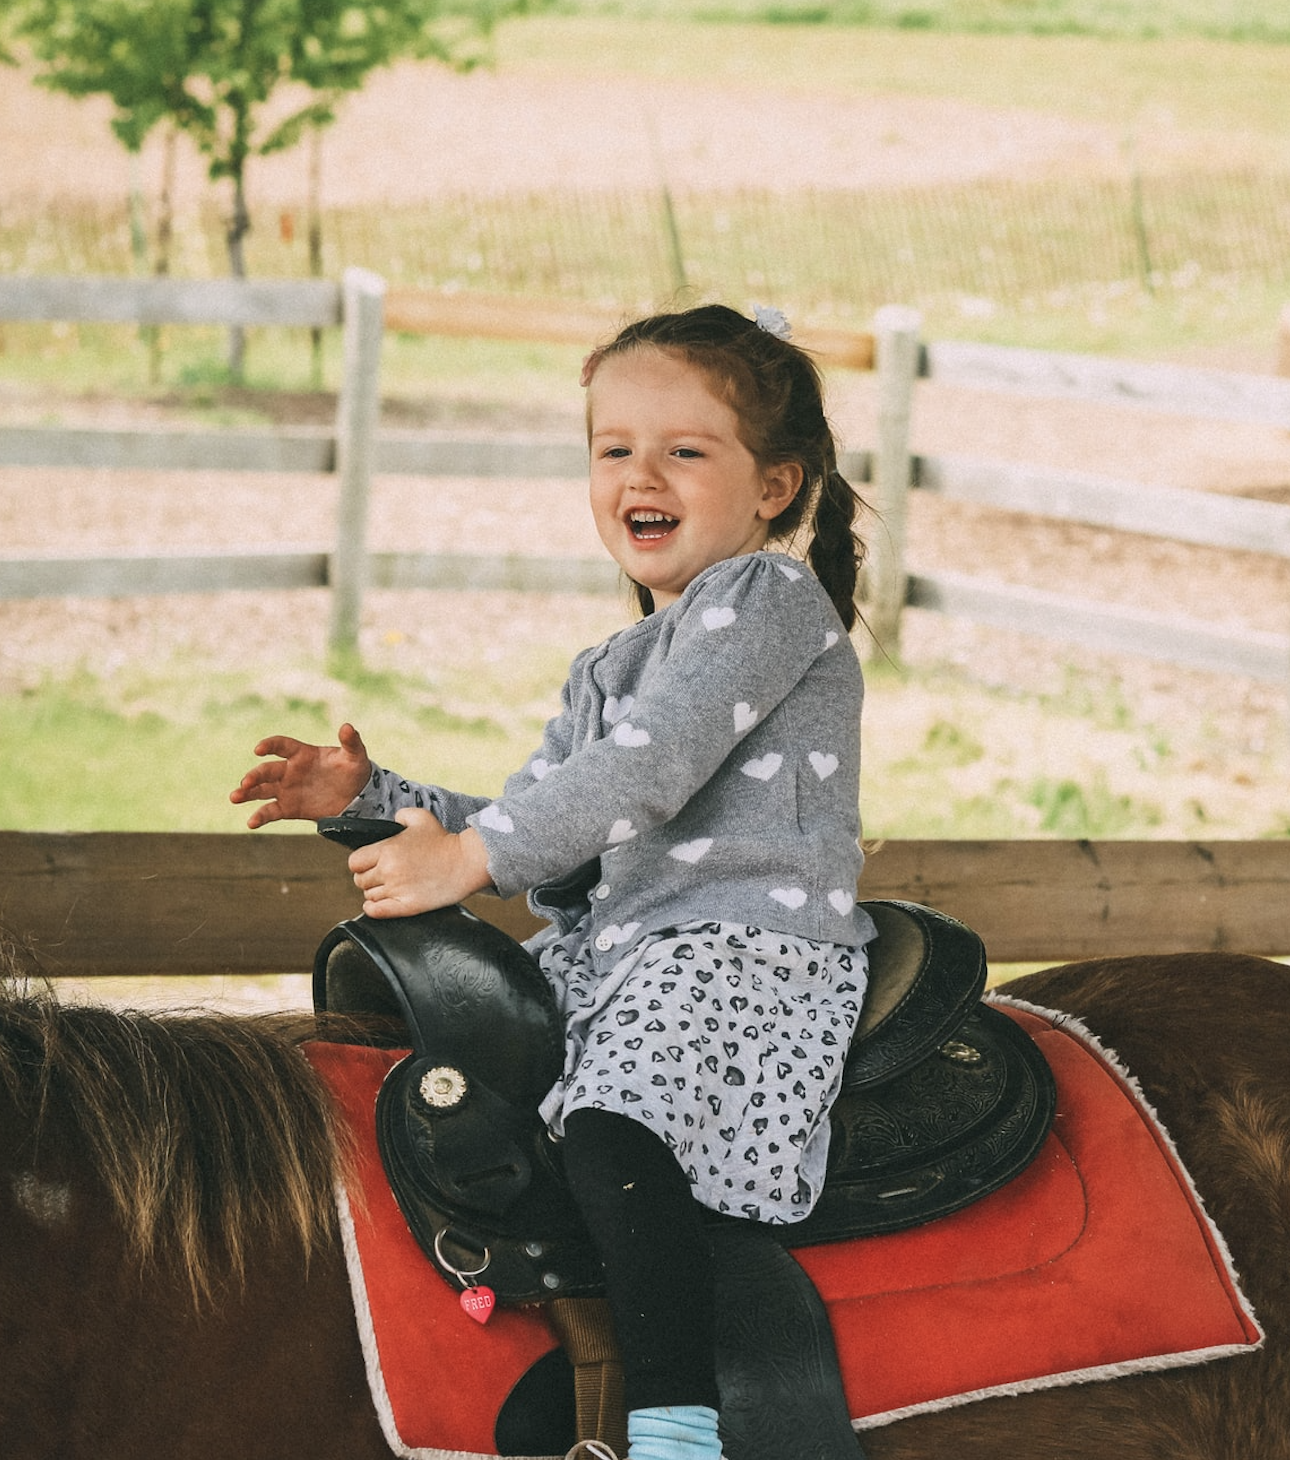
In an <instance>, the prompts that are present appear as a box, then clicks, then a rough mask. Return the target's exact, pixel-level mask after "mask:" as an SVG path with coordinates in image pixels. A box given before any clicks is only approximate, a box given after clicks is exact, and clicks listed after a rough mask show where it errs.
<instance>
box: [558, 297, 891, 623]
mask: <svg viewBox="0 0 1290 1460" xmlns="http://www.w3.org/2000/svg"><path fill="white" fill-rule="evenodd" d="M647 347H649V348H653V349H657V350H665V351H667V352H668V353H669V354H672V355H678V356H680V358H681V359H683V360H685V361H686V362H687V363H688V364H691V365H694V366H696V367H697V368H698V369H700V370H702V371H703V372H704V373H705V374H706V375H707V376H708V377H709V379H710V380H711V381H712V382H713V385H714V387H715V390H716V393H717V395H718V396H720V398H721V399H722V400H724V401H726V403H727V404H728V405H729V406H730V407H731V409H732V410H733V411H734V412H735V414H736V416H737V417H738V418H739V436H740V439H741V440H742V441H743V443H744V445H745V446H746V447H747V448H748V450H749V451H750V452H751V453H752V455H753V458H754V459H755V460H756V462H757V463H758V465H759V466H760V467H761V468H762V469H763V470H765V469H766V468H768V467H772V466H780V465H782V464H783V463H785V462H796V463H797V464H798V465H799V466H800V467H801V468H802V487H801V489H800V491H799V492H798V493H797V496H796V497H795V498H794V499H793V501H792V502H791V503H790V504H789V506H788V507H787V508H785V510H784V511H783V512H781V513H780V515H779V516H778V517H776V518H775V519H774V521H773V522H772V523H771V532H770V541H771V542H787V541H789V540H790V539H791V538H792V537H793V536H794V535H795V534H796V533H797V531H798V530H799V529H800V527H801V526H802V524H803V522H805V521H806V520H807V519H808V514H809V521H810V533H811V539H810V545H809V547H808V549H807V555H806V556H807V561H808V562H809V563H810V565H811V568H812V570H813V571H814V573H815V575H816V577H817V578H819V580H820V582H821V583H822V584H823V586H824V590H825V592H826V593H827V594H828V595H829V597H830V598H831V599H832V600H833V604H834V607H836V609H837V611H838V614H839V616H840V617H841V619H842V622H843V624H845V626H846V627H847V628H848V629H850V628H852V627H854V625H855V621H856V604H855V598H856V583H857V579H858V576H859V571H860V564H861V563H862V562H863V561H864V554H865V549H864V544H863V543H862V542H861V541H860V539H859V538H858V537H857V536H856V533H855V530H854V527H853V523H854V522H855V518H856V513H857V511H858V510H859V508H860V507H861V505H862V504H861V501H860V498H859V497H858V496H857V494H856V492H855V490H854V489H853V488H852V486H851V484H850V483H849V482H848V481H847V480H846V478H845V477H843V476H842V474H841V473H840V472H839V471H838V460H837V444H836V442H835V441H834V439H833V431H832V428H831V427H830V426H829V423H828V420H827V419H826V417H825V414H824V391H823V387H822V384H821V380H820V372H819V370H818V369H817V368H816V365H815V362H814V361H813V360H812V359H811V357H810V356H809V355H808V354H807V353H806V352H805V351H804V350H802V349H801V348H799V347H798V346H797V345H793V344H790V343H789V341H787V340H784V339H781V338H779V336H778V335H775V334H771V333H770V332H769V331H768V330H765V329H763V328H761V326H760V325H758V324H756V323H755V322H754V321H753V320H751V319H748V318H746V317H745V316H744V315H742V314H740V313H739V312H738V311H737V310H734V309H729V308H727V307H726V306H725V305H723V304H705V305H701V306H700V307H699V308H697V309H687V310H684V311H682V312H680V313H675V314H655V315H651V316H649V317H648V318H647V319H641V320H637V321H636V322H635V323H634V324H629V325H627V326H626V327H625V328H624V329H622V330H620V331H619V333H618V334H617V335H616V336H615V337H614V338H613V339H612V340H611V341H610V342H609V344H607V345H603V346H601V347H600V348H599V349H598V350H595V351H593V352H592V354H591V355H589V356H588V357H587V361H586V364H585V365H584V367H583V372H582V383H583V384H584V385H587V384H588V383H589V382H590V380H591V377H592V376H593V375H594V374H595V372H596V368H597V367H598V366H599V364H600V362H601V361H602V360H605V359H607V358H608V357H609V356H611V355H621V354H625V353H626V352H627V351H629V350H639V349H644V348H647ZM634 587H635V593H636V601H637V603H638V604H639V606H640V609H641V612H642V613H645V614H649V613H652V612H653V611H654V599H653V595H652V594H651V593H650V591H649V589H648V588H645V587H643V586H642V585H641V584H639V583H636V584H634Z"/></svg>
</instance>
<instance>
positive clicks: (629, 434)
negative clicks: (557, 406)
mask: <svg viewBox="0 0 1290 1460" xmlns="http://www.w3.org/2000/svg"><path fill="white" fill-rule="evenodd" d="M587 420H588V434H589V439H590V445H591V511H592V515H593V516H594V518H595V521H596V530H597V531H598V532H599V533H600V539H601V541H602V542H603V543H604V544H605V546H606V547H607V548H608V549H609V552H610V553H611V555H612V556H613V558H614V561H615V562H616V563H617V564H618V565H619V567H620V568H622V570H623V571H624V572H625V573H626V574H627V575H628V576H629V577H630V578H632V579H634V580H635V581H636V582H637V583H639V584H641V585H642V586H643V587H645V588H648V589H649V590H650V592H651V594H652V595H653V597H654V604H655V606H656V607H657V608H665V607H666V606H667V605H668V604H669V603H674V602H675V601H676V600H677V599H678V598H679V597H680V596H681V594H682V593H684V592H685V590H686V588H687V587H689V585H690V583H691V582H692V581H693V580H694V579H695V578H696V577H697V576H698V575H699V574H700V573H701V572H703V570H704V569H705V568H710V567H711V566H712V565H713V564H714V563H719V562H722V561H723V560H724V559H726V558H733V557H739V556H740V555H742V554H744V553H753V552H757V551H758V549H760V548H762V547H764V546H765V545H766V541H767V538H768V536H769V534H770V524H771V522H772V520H773V519H774V518H776V517H778V516H779V514H780V513H781V512H782V511H783V510H784V508H785V507H787V506H788V505H789V503H790V502H791V501H792V500H793V498H794V496H795V495H796V494H797V491H798V489H799V488H800V486H801V484H802V468H801V467H800V466H799V465H798V464H797V463H796V462H787V463H783V464H781V465H778V466H773V467H767V468H763V467H761V466H759V465H758V463H757V460H756V458H755V457H754V456H753V454H752V452H750V451H749V450H748V448H747V447H746V446H745V445H744V443H743V441H742V440H741V439H740V436H739V418H738V416H737V415H736V413H735V411H734V409H733V407H731V406H730V405H728V404H727V403H726V402H725V401H724V400H722V399H721V398H720V397H719V396H718V395H716V394H714V392H713V389H712V385H711V382H710V381H709V378H708V376H707V375H706V374H705V372H704V371H702V370H700V369H699V368H698V367H697V366H695V365H691V364H689V363H688V362H687V361H685V360H684V359H682V358H680V357H679V356H675V355H672V354H669V353H668V352H666V351H664V350H659V349H653V348H649V347H646V348H643V349H636V350H630V351H626V352H624V353H622V354H618V355H610V356H608V357H607V358H605V359H603V360H602V361H601V362H600V363H599V365H598V366H597V367H596V371H595V374H594V375H593V376H592V378H591V383H590V385H589V387H588V391H587Z"/></svg>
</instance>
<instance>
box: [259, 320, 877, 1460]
mask: <svg viewBox="0 0 1290 1460" xmlns="http://www.w3.org/2000/svg"><path fill="white" fill-rule="evenodd" d="M787 334H788V331H787V326H786V324H785V323H784V321H783V317H782V315H779V314H778V312H777V311H759V319H758V320H757V321H753V320H749V319H746V318H744V317H743V316H742V315H740V314H738V313H736V312H735V311H733V310H730V309H726V308H724V307H720V306H709V307H704V308H700V309H694V310H689V311H686V312H684V313H679V314H664V315H658V316H655V317H653V318H650V319H645V320H642V321H640V322H639V323H637V324H634V325H631V326H629V327H628V328H626V329H624V330H623V331H622V332H621V333H620V334H619V335H618V337H617V338H616V339H615V340H614V341H613V342H612V343H611V344H609V345H606V346H605V347H604V348H602V349H599V350H597V351H595V352H594V353H593V354H592V355H591V356H589V357H588V359H587V361H586V364H585V366H584V369H583V377H582V379H583V384H584V385H585V386H586V387H587V424H588V436H589V441H590V452H591V509H592V512H593V514H594V517H595V521H596V526H597V528H598V530H599V532H600V536H601V538H602V540H603V541H604V544H605V546H606V547H607V548H608V550H609V552H610V553H611V554H612V555H613V557H614V558H615V560H616V561H617V562H618V564H619V565H620V567H621V568H622V569H623V571H624V573H626V575H627V576H628V577H629V578H630V579H631V581H632V583H633V584H634V587H635V594H636V598H637V602H638V604H639V607H640V610H641V612H642V614H643V617H642V618H641V619H640V621H639V622H637V623H634V624H633V625H631V626H630V627H628V628H626V629H623V630H622V631H620V632H619V633H617V634H614V635H612V636H611V637H610V638H609V639H607V640H606V641H605V642H604V643H602V644H599V645H597V646H596V647H595V648H592V649H588V650H585V651H584V652H583V653H581V654H580V655H579V656H578V657H577V658H576V659H575V660H574V662H573V666H572V668H571V670H570V674H569V679H568V682H567V683H566V685H565V687H564V693H563V706H562V710H561V712H560V714H559V715H557V716H556V718H555V719H553V720H552V721H551V722H550V724H549V725H548V726H547V727H546V733H545V737H544V739H543V742H542V745H541V747H540V748H539V749H538V750H537V752H536V753H535V754H534V755H533V756H532V757H531V758H530V759H529V761H528V762H527V764H526V765H525V766H524V768H523V769H522V770H521V771H519V772H517V773H516V774H515V775H513V776H511V777H510V779H509V780H508V781H507V783H506V788H505V790H504V792H503V794H502V795H501V796H499V797H498V798H496V799H495V800H491V799H489V798H487V797H478V796H466V795H462V794H458V793H455V792H451V791H447V790H444V789H443V788H441V787H438V786H426V785H419V784H415V783H413V782H410V781H407V780H403V779H401V778H400V777H399V776H397V775H394V774H392V773H391V772H389V771H386V770H383V769H381V768H380V767H379V766H375V765H373V764H372V763H371V762H370V761H369V760H368V756H367V751H366V749H365V748H364V745H363V742H362V740H361V739H360V737H359V735H358V732H357V731H356V730H355V729H354V728H353V727H352V726H349V725H346V726H344V727H342V729H341V731H340V737H339V738H340V744H339V746H333V747H319V746H312V745H304V744H302V743H300V742H299V741H296V740H292V739H289V738H287V737H283V736H275V737H271V738H270V739H267V740H265V741H263V742H261V744H260V745H258V746H257V747H256V754H257V755H260V756H273V757H278V758H277V759H274V760H270V761H267V762H264V763H262V764H260V765H258V766H256V767H255V769H253V770H252V771H251V772H250V773H249V774H248V775H247V776H246V777H245V778H244V779H243V781H242V783H241V785H240V786H239V787H238V789H237V790H235V791H234V792H233V795H232V799H233V800H234V801H236V802H244V801H252V800H262V801H266V802H267V804H266V805H264V806H262V807H260V808H259V809H257V810H256V811H255V812H254V814H253V815H252V816H251V817H250V820H249V822H248V825H250V826H252V827H257V826H262V825H264V824H265V823H266V822H270V821H276V820H278V819H279V818H281V817H310V818H317V817H321V816H328V815H337V814H341V813H345V812H349V813H352V814H354V815H363V816H376V817H391V816H393V817H394V818H395V819H397V820H398V821H400V822H402V823H403V825H404V827H405V830H404V832H403V833H402V834H401V835H399V836H397V837H394V838H392V839H390V840H388V841H384V842H381V843H379V844H377V845H375V846H370V847H365V848H363V849H361V850H359V851H356V852H354V853H353V854H352V856H351V857H350V859H349V866H350V870H351V871H352V872H353V874H354V881H355V883H356V884H357V885H358V887H359V888H360V889H361V890H362V892H363V895H364V903H363V911H364V912H365V913H367V914H368V915H369V916H371V917H376V918H383V917H400V916H404V915H407V914H412V913H417V912H423V911H428V910H429V909H431V908H436V907H441V906H444V905H446V904H449V903H453V902H457V901H459V900H461V899H462V898H464V897H466V896H467V895H469V894H470V893H474V892H478V891H480V890H483V889H489V890H493V891H496V892H497V893H499V894H500V895H502V896H503V897H507V896H511V895H512V894H515V893H517V892H520V891H527V892H528V894H529V903H530V906H531V907H532V908H533V910H534V911H535V912H537V913H539V914H540V915H541V916H543V917H544V918H546V919H548V920H549V923H550V926H549V927H548V928H547V929H546V930H544V932H542V933H541V934H539V935H538V936H537V937H536V938H535V939H533V940H532V942H531V943H530V945H529V946H530V948H531V949H532V950H533V951H534V952H535V953H536V955H537V957H538V959H539V961H540V963H541V965H542V967H543V969H544V971H545V973H546V976H547V978H548V979H549V980H550V983H551V985H552V987H553V989H554V991H555V994H556V998H557V1000H558V1002H559V1006H560V1009H561V1011H562V1014H563V1017H564V1020H565V1027H566V1031H567V1045H566V1051H567V1052H566V1060H565V1068H564V1074H563V1076H562V1078H561V1079H560V1081H559V1082H558V1083H557V1084H556V1086H555V1088H554V1089H553V1090H552V1091H551V1092H550V1094H549V1095H548V1096H547V1098H546V1100H545V1101H544V1102H543V1105H542V1113H543V1116H544V1118H545V1119H546V1121H547V1122H548V1124H549V1127H550V1129H551V1131H552V1133H553V1135H555V1136H557V1137H559V1138H561V1139H562V1142H563V1146H562V1149H563V1156H564V1164H565V1168H566V1171H567V1174H568V1179H569V1182H570V1185H571V1187H572V1190H573V1192H574V1195H575V1198H576V1200H577V1201H578V1203H579V1206H580V1208H581V1209H582V1211H583V1213H584V1215H585V1217H586V1220H587V1224H588V1226H589V1228H590V1230H591V1231H592V1233H593V1235H594V1237H595V1239H596V1243H597V1247H598V1250H599V1251H600V1254H601V1257H602V1260H603V1263H604V1267H605V1281H606V1290H607V1295H608V1299H609V1303H610V1308H611V1311H612V1313H613V1315H614V1322H615V1326H616V1328H617V1332H618V1339H619V1345H620V1348H621V1351H622V1355H623V1361H624V1377H625V1383H626V1399H627V1406H628V1410H629V1436H630V1450H629V1456H630V1460H717V1457H718V1456H719V1454H720V1443H719V1440H718V1437H717V1409H718V1395H717V1386H716V1379H715V1372H714V1356H713V1348H714V1341H713V1312H712V1309H713V1297H712V1275H711V1257H712V1255H711V1246H710V1242H709V1239H708V1237H707V1229H706V1225H705V1221H704V1219H703V1217H702V1214H701V1206H702V1207H709V1208H714V1209H715V1210H717V1211H719V1212H724V1213H729V1214H732V1215H735V1216H744V1217H749V1218H753V1219H755V1220H758V1221H762V1222H794V1221H799V1220H801V1219H802V1218H803V1217H805V1216H806V1215H807V1213H808V1212H809V1211H810V1210H811V1207H812V1205H813V1203H814V1202H815V1200H816V1198H817V1197H818V1195H819V1192H820V1189H821V1187H822V1184H823V1180H824V1169H825V1159H826V1156H827V1152H828V1141H829V1124H828V1112H829V1108H830V1106H831V1103H832V1101H833V1098H834V1096H835V1094H836V1092H837V1089H838V1085H839V1081H840V1078H841V1074H842V1067H843V1062H844V1060H845V1058H846V1053H847V1048H848V1045H849V1042H850V1039H851V1035H852V1032H853V1030H854V1027H855V1023H856V1019H857V1017H858V1015H859V1011H860V1003H861V999H862V997H863V993H864V986H865V977H866V966H867V965H866V959H865V953H864V945H865V944H866V943H867V942H868V940H869V939H870V938H871V937H872V936H873V933H874V929H873V925H872V923H871V922H870V920H869V918H868V915H867V914H866V913H864V911H863V910H862V909H860V908H859V907H858V906H857V905H856V901H855V889H856V878H857V875H858V873H859V871H860V863H861V853H860V850H859V844H858V840H857V838H858V835H859V817H858V783H859V722H860V707H861V698H862V683H861V675H860V667H859V664H858V662H857V659H856V655H855V652H854V650H853V648H852V646H851V642H850V640H849V638H848V636H847V631H848V630H849V629H850V628H851V627H852V625H853V623H854V620H855V616H856V611H855V605H854V595H855V590H856V575H857V569H858V565H859V561H860V557H861V548H860V545H859V543H858V541H857V539H856V538H855V536H854V533H853V529H852V522H853V519H854V516H855V512H856V508H857V500H856V497H855V495H854V493H853V492H852V489H851V488H850V486H849V485H848V484H847V483H846V481H845V480H844V479H843V478H842V477H841V476H840V475H839V473H838V471H837V463H836V452H835V445H834V441H833V437H832V434H831V432H830V429H829V426H828V423H827V421H826V420H825V416H824V411H823V404H822V399H821V389H820V380H819V376H818V373H817V371H816V369H815V367H814V365H813V364H812V362H811V361H810V359H809V358H808V357H807V356H806V355H805V354H804V353H803V352H802V351H801V350H799V349H798V348H797V347H795V346H794V345H792V344H790V343H789V342H788V340H787ZM799 538H806V539H808V549H807V552H806V555H805V557H804V558H803V557H796V556H789V555H787V554H785V553H781V552H775V551H771V550H769V547H768V545H769V544H770V543H772V542H776V543H790V542H793V541H796V540H798V539H799ZM808 564H809V566H808ZM595 1448H596V1449H602V1448H603V1447H599V1446H597V1447H595ZM591 1453H595V1450H594V1449H593V1450H592V1451H591Z"/></svg>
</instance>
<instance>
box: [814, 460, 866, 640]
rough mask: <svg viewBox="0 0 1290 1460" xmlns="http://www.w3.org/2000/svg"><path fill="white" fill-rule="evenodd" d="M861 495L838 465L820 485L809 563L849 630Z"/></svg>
mask: <svg viewBox="0 0 1290 1460" xmlns="http://www.w3.org/2000/svg"><path fill="white" fill-rule="evenodd" d="M859 506H860V498H859V497H858V496H857V495H856V492H855V489H854V488H853V487H852V485H851V483H850V482H849V481H847V479H846V478H845V477H844V476H843V475H842V473H841V472H840V471H838V469H837V468H836V466H835V467H834V468H833V469H832V470H831V471H829V473H828V474H827V475H826V476H825V478H824V480H823V482H822V483H821V484H820V491H819V495H818V497H817V498H816V501H815V516H814V520H813V522H812V531H811V545H810V547H809V548H808V550H807V555H806V558H807V562H809V563H810V565H811V570H812V571H813V572H814V574H815V576H816V577H817V578H818V579H819V580H820V583H821V585H822V586H823V588H824V591H825V592H826V593H827V594H828V595H829V597H830V598H831V599H832V600H833V606H834V608H836V609H837V611H838V617H839V618H840V619H841V620H842V624H843V627H844V628H845V629H846V630H847V632H848V633H850V632H851V630H852V629H853V628H854V627H855V623H856V588H857V581H858V579H859V576H860V565H861V563H863V562H864V544H863V543H862V542H861V541H860V539H859V537H858V536H857V535H856V532H855V527H854V523H855V519H856V512H857V509H858V508H859Z"/></svg>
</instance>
